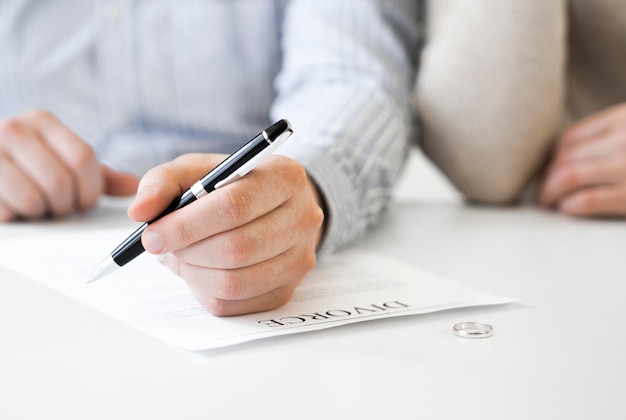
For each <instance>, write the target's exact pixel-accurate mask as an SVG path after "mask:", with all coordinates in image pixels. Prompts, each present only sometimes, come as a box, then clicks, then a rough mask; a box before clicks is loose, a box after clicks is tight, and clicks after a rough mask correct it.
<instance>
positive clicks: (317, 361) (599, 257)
mask: <svg viewBox="0 0 626 420" xmlns="http://www.w3.org/2000/svg"><path fill="white" fill-rule="evenodd" d="M406 175H407V178H410V180H409V181H407V182H403V183H402V184H401V187H400V190H399V192H398V202H397V203H396V204H395V205H394V207H393V208H392V209H391V211H390V212H389V214H388V216H387V217H386V219H385V220H384V222H383V223H382V225H381V226H379V227H378V228H377V229H376V230H375V231H374V232H372V234H371V235H369V236H368V237H367V238H366V239H364V240H363V242H362V243H360V244H359V245H358V246H359V247H361V248H363V249H367V250H374V251H377V252H380V253H382V254H385V255H389V256H393V257H395V258H398V259H400V260H403V261H406V262H409V263H412V264H415V265H416V266H418V267H421V268H425V269H428V270H430V271H433V272H435V273H437V274H440V275H443V276H445V277H448V278H450V279H453V280H457V281H460V282H463V283H466V284H468V285H471V286H474V287H476V288H479V289H481V290H484V291H486V292H489V293H492V294H497V295H503V296H512V297H518V298H521V299H522V301H521V302H520V303H516V304H511V305H506V306H500V307H489V308H470V309H461V310H452V311H446V312H439V313H435V314H428V315H419V316H412V317H400V318H395V319H387V320H379V321H372V322H364V323H359V324H353V325H349V326H344V327H339V328H333V329H328V330H323V331H317V332H311V333H305V334H296V335H291V336H285V337H277V338H272V339H267V340H261V341H256V342H252V343H247V344H243V345H238V346H233V347H227V348H224V349H220V350H215V351H207V352H201V353H192V352H187V351H184V350H179V349H177V348H174V347H171V346H169V345H166V344H164V343H162V342H160V341H158V340H156V339H154V338H151V337H149V336H147V335H145V334H143V333H141V332H139V331H137V330H135V329H133V328H131V327H129V326H127V325H125V324H123V323H121V322H119V321H116V320H114V319H111V318H109V317H108V316H106V315H104V314H102V313H99V312H96V311H94V310H92V309H89V308H87V307H85V306H83V305H81V304H79V303H76V302H74V301H72V300H70V299H68V298H66V297H64V296H61V295H59V294H57V293H55V292H53V291H50V290H48V289H46V288H44V287H42V286H40V285H38V284H36V283H34V282H32V281H29V280H26V279H23V278H20V277H19V276H17V275H15V274H14V273H11V272H9V271H7V270H5V269H2V268H0V334H1V337H2V338H1V341H0V419H7V420H10V419H11V420H12V419H208V418H216V419H220V418H221V419H231V418H232V419H316V418H331V419H359V420H362V419H380V418H390V419H391V418H411V419H568V420H571V419H603V420H605V419H624V418H626V399H625V398H624V397H623V392H624V390H625V389H626V334H625V331H624V329H625V327H624V326H625V325H626V304H625V303H624V302H625V298H626V281H625V279H626V222H623V221H598V220H595V221H591V220H579V219H573V218H569V217H564V216H561V215H558V214H554V213H551V212H546V211H542V210H537V209H532V208H515V209H495V208H478V207H468V206H465V205H463V204H462V203H460V202H459V201H458V200H456V199H454V194H453V193H451V192H450V191H449V190H446V187H447V186H446V185H445V183H441V180H440V179H438V178H437V176H434V177H433V176H432V172H430V170H426V172H422V169H417V170H416V169H414V168H413V169H410V170H409V172H408V173H407V174H406ZM422 182H428V186H425V185H422ZM433 185H434V186H435V189H433V190H432V191H428V194H425V195H424V196H422V195H420V194H419V193H418V194H415V195H412V194H411V192H412V191H417V192H423V191H425V190H428V188H433ZM431 192H432V193H434V194H431ZM426 195H427V196H428V197H426ZM89 217H91V218H93V219H95V220H97V221H98V223H101V224H102V223H104V224H107V223H110V224H111V225H112V226H113V225H115V226H117V225H120V224H124V223H128V222H126V221H125V218H124V214H123V212H119V213H118V214H110V213H105V212H103V211H95V212H94V213H92V214H91V215H90V216H89ZM82 223H84V221H80V220H79V221H74V222H70V223H69V224H67V225H66V227H64V228H65V229H72V228H73V227H74V226H78V225H80V224H82ZM59 228H60V227H59ZM33 233H34V229H31V227H29V226H15V225H9V226H2V227H0V240H2V238H6V237H9V236H11V235H18V234H19V235H28V234H33ZM33 263H36V256H33ZM459 321H479V322H488V323H490V324H492V325H493V326H494V330H495V332H494V335H493V337H491V338H488V339H481V340H466V339H461V338H458V337H456V336H454V335H453V334H452V325H453V324H454V323H456V322H459Z"/></svg>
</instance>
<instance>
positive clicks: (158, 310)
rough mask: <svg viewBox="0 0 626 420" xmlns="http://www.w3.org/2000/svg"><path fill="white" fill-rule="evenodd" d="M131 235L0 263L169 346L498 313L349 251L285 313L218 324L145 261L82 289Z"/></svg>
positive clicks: (449, 286)
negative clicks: (471, 310) (477, 311)
mask: <svg viewBox="0 0 626 420" xmlns="http://www.w3.org/2000/svg"><path fill="white" fill-rule="evenodd" d="M128 233H129V231H128V229H119V228H116V229H108V230H98V231H89V232H77V233H63V234H61V233H59V231H58V230H57V231H55V233H53V234H45V235H41V236H37V237H36V238H33V237H32V236H29V237H27V238H9V239H4V240H0V264H1V265H3V266H5V267H6V268H8V269H10V270H12V271H14V272H16V273H18V274H21V275H22V276H24V277H27V278H30V279H32V280H34V281H36V282H38V283H41V284H43V285H45V286H47V287H49V288H52V289H54V290H56V291H58V292H61V293H63V294H65V295H67V296H70V297H71V298H73V299H76V300H77V301H79V302H82V303H83V304H85V305H87V306H89V307H92V308H95V309H97V310H99V311H102V312H104V313H106V314H108V315H110V316H112V317H114V318H116V319H118V320H120V321H122V322H125V323H128V324H130V325H132V326H134V327H135V328H137V329H139V330H141V331H144V332H145V333H148V334H150V335H152V336H154V337H156V338H159V339H161V340H163V341H165V342H167V343H170V344H172V345H174V346H178V347H181V348H184V349H188V350H205V349H211V348H217V347H223V346H227V345H232V344H236V343H241V342H245V341H250V340H254V339H259V338H264V337H272V336H276V335H282V334H290V333H297V332H305V331H312V330H318V329H322V328H329V327H336V326H339V325H344V324H348V323H352V322H359V321H367V320H373V319H379V318H387V317H394V316H401V315H414V314H423V313H428V312H435V311H440V310H445V309H452V308H460V307H467V306H478V305H494V304H503V303H508V302H511V301H513V300H514V299H510V298H503V297H497V296H492V295H489V294H486V293H483V292H480V291H477V290H475V289H472V288H470V287H467V286H464V285H462V284H460V283H456V282H453V281H450V280H447V279H444V278H441V277H438V276H435V275H433V274H430V273H428V272H425V271H422V270H420V269H418V268H415V267H413V266H411V265H408V264H404V263H401V262H398V261H395V260H393V259H389V258H386V257H383V256H380V255H378V254H373V253H364V252H359V251H350V252H344V253H341V254H337V255H335V256H332V257H327V258H324V259H323V260H322V261H320V263H319V264H318V266H317V267H316V268H315V269H314V270H313V271H312V272H311V273H309V275H308V276H307V277H306V278H305V279H304V281H303V282H302V283H301V284H300V286H299V287H298V289H297V291H296V293H295V295H294V297H293V299H292V300H291V301H290V302H289V303H288V304H287V305H285V306H283V307H281V308H279V309H276V310H272V311H268V312H262V313H256V314H250V315H242V316H235V317H223V318H220V317H216V316H214V315H212V314H210V313H208V312H207V311H205V310H204V309H203V308H202V307H201V306H200V305H199V304H198V303H197V301H196V300H195V298H194V297H193V295H192V294H191V292H190V291H189V289H188V288H187V286H186V284H185V282H184V281H183V280H181V279H180V278H178V277H177V276H176V275H174V274H173V273H171V272H170V271H169V270H168V269H167V268H165V267H163V266H162V265H161V264H159V262H158V261H157V259H156V258H155V257H154V256H152V255H149V254H147V253H144V254H143V255H141V256H140V257H139V258H137V259H136V260H135V261H133V262H131V263H129V264H128V265H126V266H124V267H123V268H120V269H119V270H117V271H115V272H114V273H112V274H110V275H109V276H107V277H105V278H103V279H101V280H99V281H97V282H95V283H91V284H86V281H87V280H88V279H89V276H90V274H91V272H92V270H93V269H94V267H96V266H97V265H98V263H99V262H100V261H101V259H102V258H104V256H106V255H107V254H108V253H109V252H110V251H111V249H112V248H113V247H115V245H116V244H117V243H119V241H120V240H121V239H123V238H125V237H126V236H127V235H128Z"/></svg>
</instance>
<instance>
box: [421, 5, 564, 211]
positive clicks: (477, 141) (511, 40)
mask: <svg viewBox="0 0 626 420" xmlns="http://www.w3.org/2000/svg"><path fill="white" fill-rule="evenodd" d="M565 7H566V6H565V1H564V0H547V1H546V0H524V1H498V0H471V1H468V0H430V1H429V2H428V4H427V29H426V31H427V33H426V44H425V45H424V49H423V52H422V55H421V66H420V72H419V75H418V79H417V85H416V90H415V94H416V98H415V99H416V106H417V112H418V118H419V119H420V121H421V124H422V135H421V137H420V143H421V146H422V148H423V150H424V152H425V154H426V155H428V156H429V157H430V158H431V159H432V160H433V162H434V163H435V164H436V165H437V166H438V167H439V168H440V169H441V170H442V171H443V172H444V173H445V174H446V175H447V176H448V177H449V178H450V180H451V182H452V183H453V184H454V185H455V186H456V187H457V188H458V189H459V190H460V191H461V192H462V193H463V194H465V195H466V196H467V197H468V198H469V199H471V200H475V201H479V202H483V203H492V204H496V203H498V204H499V203H509V202H511V201H513V200H515V199H516V198H517V197H518V196H519V195H520V193H521V192H522V191H523V190H524V188H525V187H526V186H527V184H528V182H529V180H530V179H531V178H532V177H533V175H534V174H535V173H536V172H537V170H538V168H539V167H540V165H541V164H542V163H543V162H544V160H545V158H546V153H547V151H548V149H549V145H550V142H551V141H552V138H553V136H554V133H555V131H556V129H557V128H558V124H559V122H560V115H561V109H562V96H563V85H564V66H565V50H566V47H565V45H566V28H565V25H566V23H565V22H566V10H565Z"/></svg>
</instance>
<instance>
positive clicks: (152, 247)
mask: <svg viewBox="0 0 626 420" xmlns="http://www.w3.org/2000/svg"><path fill="white" fill-rule="evenodd" d="M141 242H142V244H143V247H144V248H145V249H146V251H148V252H151V253H153V254H156V253H159V252H161V250H162V249H163V241H162V240H161V236H160V235H159V234H158V233H156V232H154V231H151V230H149V231H146V232H144V233H143V236H142V238H141Z"/></svg>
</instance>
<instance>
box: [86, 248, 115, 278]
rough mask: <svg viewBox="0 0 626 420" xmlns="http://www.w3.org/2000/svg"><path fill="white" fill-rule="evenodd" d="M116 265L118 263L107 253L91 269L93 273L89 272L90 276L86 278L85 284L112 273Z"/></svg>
mask: <svg viewBox="0 0 626 420" xmlns="http://www.w3.org/2000/svg"><path fill="white" fill-rule="evenodd" d="M117 267H118V265H117V264H116V263H115V261H114V260H113V258H112V257H111V256H110V255H109V256H108V257H106V258H105V259H104V260H103V261H102V262H101V263H100V264H99V265H98V266H97V267H96V269H95V270H93V273H91V278H90V279H89V280H87V284H89V283H93V282H94V281H96V280H98V279H101V278H102V277H104V276H106V275H108V274H110V273H112V272H113V271H115V269H116V268H117Z"/></svg>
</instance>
